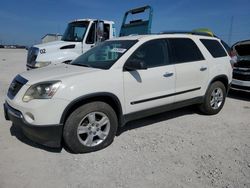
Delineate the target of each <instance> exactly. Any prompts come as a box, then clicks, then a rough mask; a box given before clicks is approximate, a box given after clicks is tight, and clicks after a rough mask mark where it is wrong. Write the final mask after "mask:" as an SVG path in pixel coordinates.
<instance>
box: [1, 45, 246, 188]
mask: <svg viewBox="0 0 250 188" xmlns="http://www.w3.org/2000/svg"><path fill="white" fill-rule="evenodd" d="M26 53H27V51H26V50H3V49H2V50H0V103H1V104H2V103H3V102H4V97H5V95H6V91H7V89H8V85H9V83H10V82H11V80H12V79H13V77H14V76H15V75H16V74H17V73H19V72H22V71H24V70H25V61H26ZM249 114H250V94H248V93H243V92H230V94H229V97H228V98H227V100H226V103H225V106H224V108H223V109H222V111H221V112H220V113H219V114H217V115H215V116H204V115H201V114H199V113H198V112H197V110H196V109H195V108H193V107H188V108H183V109H180V110H175V111H171V112H167V113H163V114H159V115H155V116H151V117H148V118H144V119H141V120H138V121H133V122H130V123H128V124H127V126H126V127H125V128H124V129H122V130H120V134H119V136H117V137H116V138H115V140H114V142H113V144H111V145H110V146H109V147H107V148H106V149H104V150H101V151H98V152H94V153H89V154H71V153H69V152H67V151H66V150H64V149H50V148H46V147H43V146H40V145H38V144H35V143H33V142H32V141H30V140H28V139H27V138H25V137H24V135H23V134H22V132H21V131H20V129H19V128H18V125H12V124H11V122H9V121H5V119H4V115H3V108H2V106H0V188H12V187H19V188H30V187H32V188H33V187H38V188H39V187H53V188H54V187H109V188H113V187H114V188H116V187H124V188H126V187H164V188H165V187H170V188H181V187H185V188H186V187H188V188H189V187H190V188H196V187H197V188H201V187H220V188H243V187H244V188H250V118H249Z"/></svg>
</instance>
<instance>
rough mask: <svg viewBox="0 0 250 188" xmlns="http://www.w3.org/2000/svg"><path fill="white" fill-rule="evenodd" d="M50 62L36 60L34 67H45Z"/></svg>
mask: <svg viewBox="0 0 250 188" xmlns="http://www.w3.org/2000/svg"><path fill="white" fill-rule="evenodd" d="M50 63H51V62H50V61H36V63H35V67H37V68H40V67H45V66H48V65H49V64H50Z"/></svg>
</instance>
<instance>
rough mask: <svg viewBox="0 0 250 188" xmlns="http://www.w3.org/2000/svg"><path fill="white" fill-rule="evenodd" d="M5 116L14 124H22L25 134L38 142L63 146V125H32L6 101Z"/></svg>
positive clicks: (49, 145)
mask: <svg viewBox="0 0 250 188" xmlns="http://www.w3.org/2000/svg"><path fill="white" fill-rule="evenodd" d="M4 116H5V119H6V120H10V121H12V122H13V124H15V125H17V126H20V127H21V129H22V131H23V133H24V135H25V136H26V137H28V138H29V139H31V140H33V141H34V142H36V143H39V144H42V145H45V146H48V147H53V148H58V147H61V140H62V131H63V125H39V126H38V125H32V124H29V123H28V122H26V121H25V119H24V118H23V115H22V113H21V112H20V111H18V110H16V109H14V108H12V107H11V106H10V105H9V104H8V103H6V102H5V103H4Z"/></svg>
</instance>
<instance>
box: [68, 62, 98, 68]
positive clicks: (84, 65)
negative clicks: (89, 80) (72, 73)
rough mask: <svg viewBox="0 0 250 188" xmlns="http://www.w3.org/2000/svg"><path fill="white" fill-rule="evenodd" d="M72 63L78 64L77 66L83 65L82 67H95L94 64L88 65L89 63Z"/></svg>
mask: <svg viewBox="0 0 250 188" xmlns="http://www.w3.org/2000/svg"><path fill="white" fill-rule="evenodd" d="M71 65H76V66H81V67H91V68H93V67H92V66H90V65H88V64H80V63H74V64H71Z"/></svg>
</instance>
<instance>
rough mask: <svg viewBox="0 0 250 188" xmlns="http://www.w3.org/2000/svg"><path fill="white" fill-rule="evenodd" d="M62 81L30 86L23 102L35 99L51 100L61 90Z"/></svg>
mask: <svg viewBox="0 0 250 188" xmlns="http://www.w3.org/2000/svg"><path fill="white" fill-rule="evenodd" d="M60 84H61V81H50V82H41V83H38V84H35V85H32V86H30V88H29V89H28V90H27V91H26V93H25V94H24V96H23V102H29V101H31V100H33V99H51V98H52V97H53V95H54V94H55V93H56V91H57V89H58V88H59V86H60Z"/></svg>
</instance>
